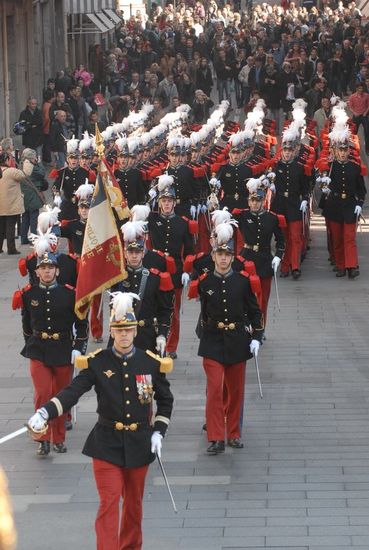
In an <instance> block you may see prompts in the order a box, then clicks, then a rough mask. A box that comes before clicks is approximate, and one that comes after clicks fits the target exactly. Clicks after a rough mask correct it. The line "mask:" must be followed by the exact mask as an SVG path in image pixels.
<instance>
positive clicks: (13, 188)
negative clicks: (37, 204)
mask: <svg viewBox="0 0 369 550" xmlns="http://www.w3.org/2000/svg"><path fill="white" fill-rule="evenodd" d="M0 170H1V171H2V178H0V216H18V215H19V214H23V212H24V202H23V195H22V191H21V186H20V182H21V181H22V179H23V178H24V173H23V172H22V171H21V170H18V169H17V168H8V167H7V166H1V168H0Z"/></svg>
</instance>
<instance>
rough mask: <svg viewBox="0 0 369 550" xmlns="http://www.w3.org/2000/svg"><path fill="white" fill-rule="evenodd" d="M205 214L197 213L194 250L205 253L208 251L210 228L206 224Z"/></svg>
mask: <svg viewBox="0 0 369 550" xmlns="http://www.w3.org/2000/svg"><path fill="white" fill-rule="evenodd" d="M205 216H207V214H202V213H201V214H199V233H198V235H197V243H196V244H195V252H196V253H197V254H199V253H200V252H204V253H205V254H207V253H208V252H210V250H211V247H210V229H209V226H208V223H210V222H209V221H207V219H206V217H205Z"/></svg>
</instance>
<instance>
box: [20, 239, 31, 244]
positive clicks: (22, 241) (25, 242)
mask: <svg viewBox="0 0 369 550" xmlns="http://www.w3.org/2000/svg"><path fill="white" fill-rule="evenodd" d="M21 244H31V241H29V240H28V239H21Z"/></svg>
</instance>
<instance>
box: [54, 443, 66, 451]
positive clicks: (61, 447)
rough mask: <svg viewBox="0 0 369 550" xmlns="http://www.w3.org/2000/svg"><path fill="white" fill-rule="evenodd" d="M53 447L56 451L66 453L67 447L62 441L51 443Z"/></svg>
mask: <svg viewBox="0 0 369 550" xmlns="http://www.w3.org/2000/svg"><path fill="white" fill-rule="evenodd" d="M53 449H54V452H56V453H66V452H67V448H66V446H65V445H64V443H55V445H53Z"/></svg>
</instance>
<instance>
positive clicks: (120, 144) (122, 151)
mask: <svg viewBox="0 0 369 550" xmlns="http://www.w3.org/2000/svg"><path fill="white" fill-rule="evenodd" d="M115 146H116V148H117V151H118V156H117V161H116V169H115V170H114V176H115V179H116V180H117V182H118V184H119V187H120V189H121V191H122V193H123V197H124V198H125V200H126V201H127V203H128V207H129V208H132V206H133V205H135V204H142V203H143V202H145V191H146V190H145V184H144V181H143V178H142V174H141V171H140V170H138V168H135V167H134V164H135V159H136V155H137V151H138V146H139V143H138V140H137V139H136V138H128V139H127V138H125V137H123V138H119V139H117V140H116V142H115Z"/></svg>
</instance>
